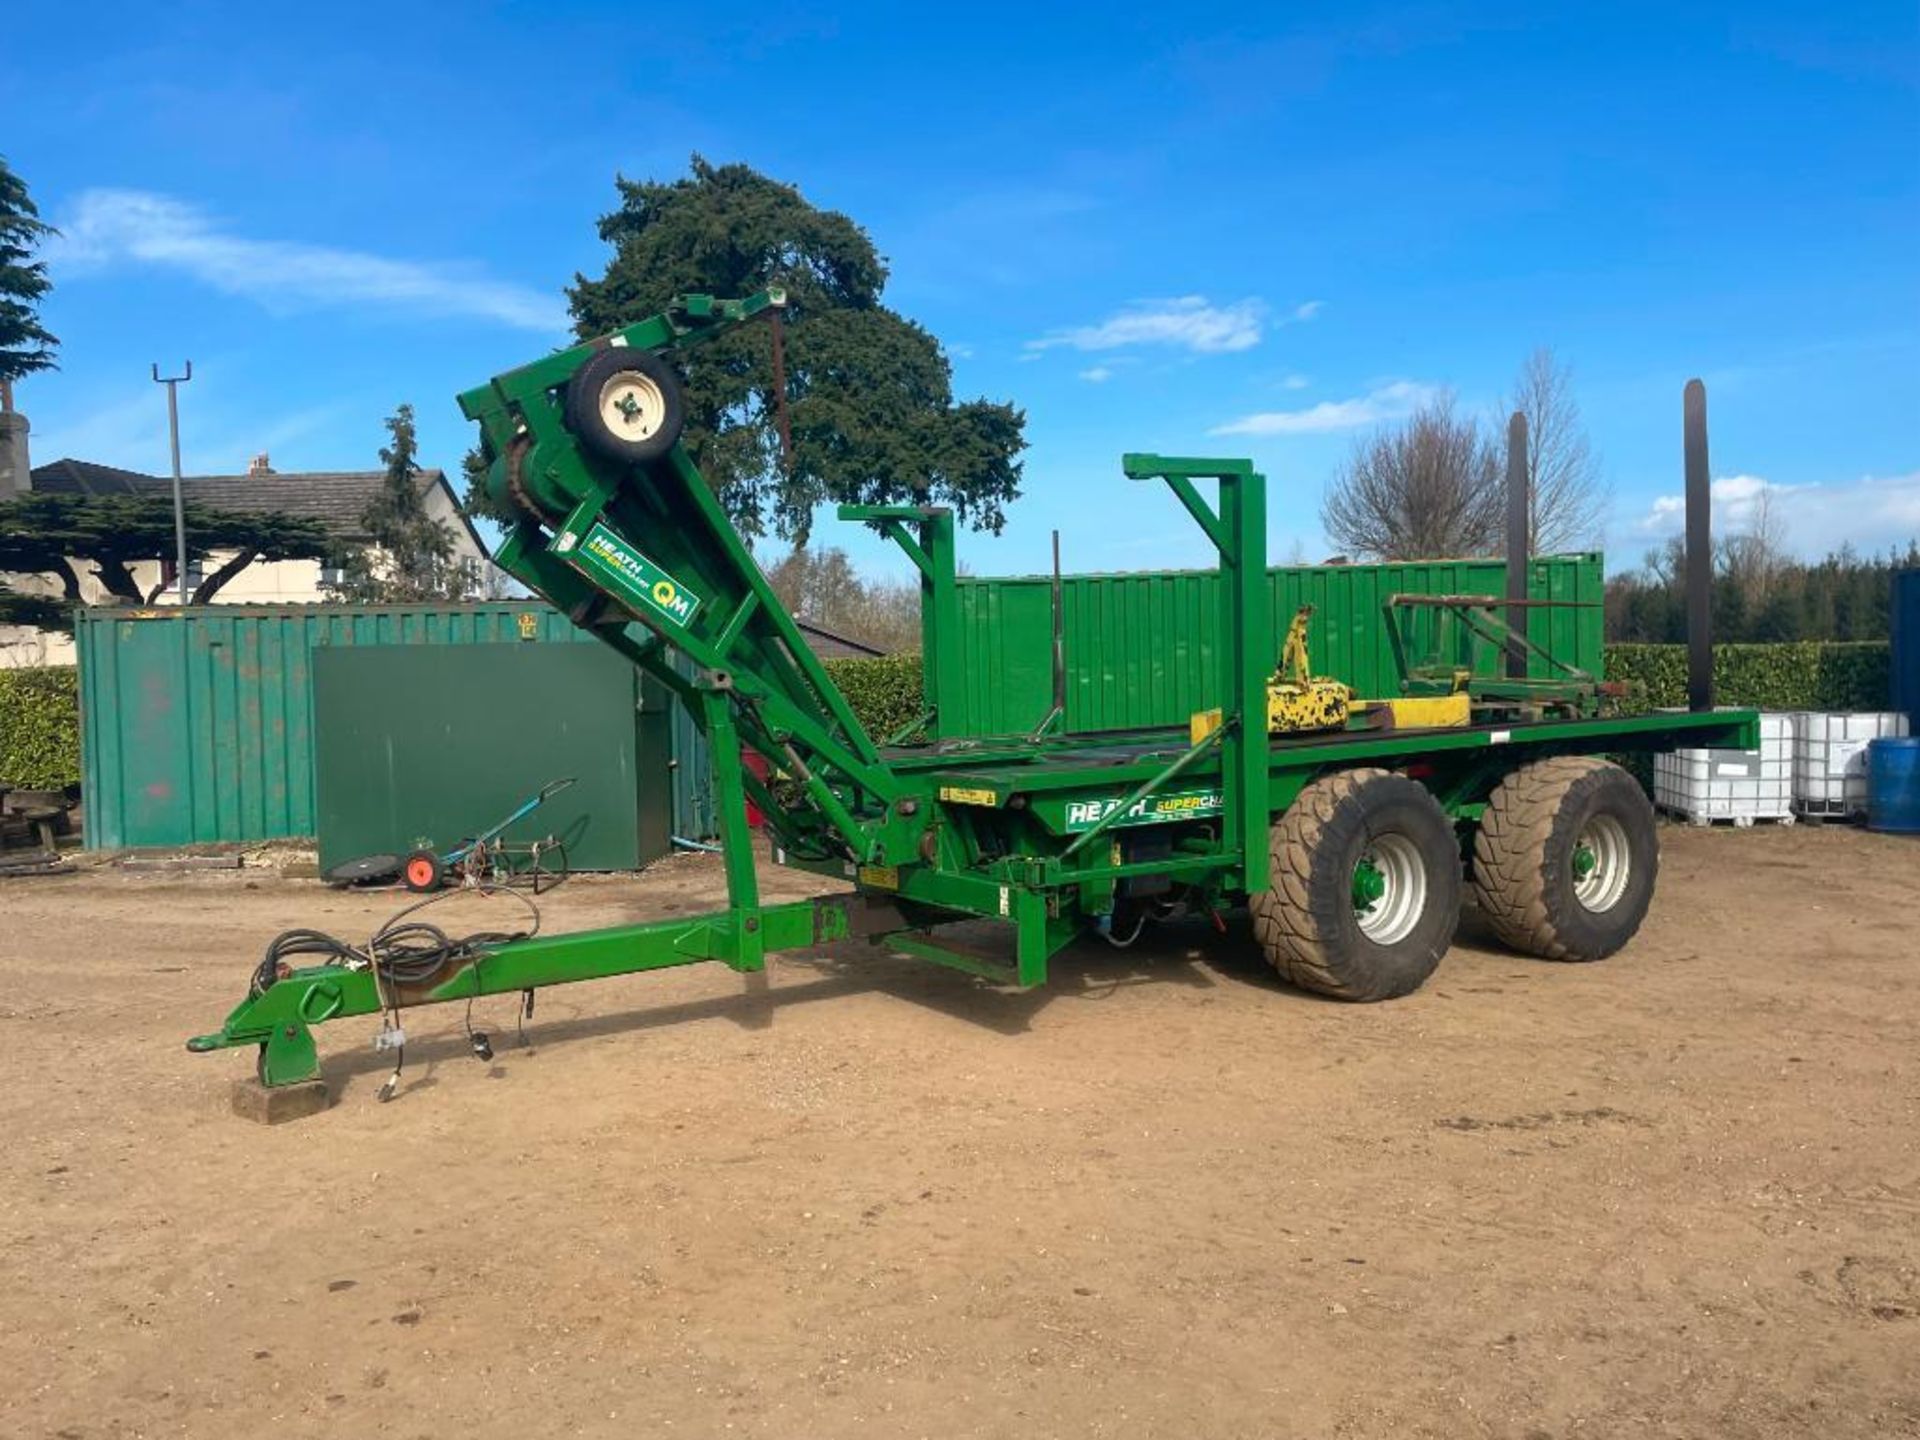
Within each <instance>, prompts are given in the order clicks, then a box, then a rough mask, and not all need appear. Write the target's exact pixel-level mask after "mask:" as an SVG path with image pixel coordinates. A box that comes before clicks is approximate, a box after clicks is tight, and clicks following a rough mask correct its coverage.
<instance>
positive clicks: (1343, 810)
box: [1250, 770, 1461, 1000]
mask: <svg viewBox="0 0 1920 1440" xmlns="http://www.w3.org/2000/svg"><path fill="white" fill-rule="evenodd" d="M1267 853H1268V856H1269V858H1270V862H1271V867H1272V874H1271V877H1270V881H1269V888H1268V889H1266V890H1264V891H1262V892H1261V893H1260V894H1258V895H1255V896H1253V897H1252V899H1251V903H1250V908H1251V909H1252V911H1253V933H1254V936H1255V938H1256V939H1258V940H1259V942H1260V948H1261V949H1262V950H1264V951H1265V952H1266V955H1267V959H1268V960H1269V961H1270V962H1271V963H1272V964H1273V967H1274V968H1275V969H1276V970H1278V971H1279V972H1280V974H1281V976H1282V977H1284V978H1285V979H1286V980H1288V981H1290V982H1291V983H1293V984H1295V985H1298V986H1300V987H1301V988H1302V989H1303V990H1314V991H1317V992H1319V993H1320V994H1322V995H1332V996H1334V997H1336V998H1338V999H1341V1000H1391V999H1393V998H1395V997H1396V996H1400V995H1407V994H1411V993H1412V992H1413V991H1415V990H1418V989H1419V988H1420V986H1421V984H1422V983H1424V982H1425V980H1426V978H1427V977H1428V976H1429V975H1431V974H1432V973H1433V971H1434V967H1435V966H1437V965H1438V964H1439V963H1440V957H1441V956H1442V955H1445V954H1446V953H1447V948H1448V947H1449V946H1450V945H1452V943H1453V932H1454V927H1455V926H1456V925H1458V924H1459V920H1460V890H1461V878H1460V842H1459V840H1458V839H1457V838H1456V837H1455V835H1454V829H1453V822H1452V821H1451V820H1449V819H1448V818H1447V813H1446V811H1444V810H1442V809H1441V808H1440V802H1439V801H1437V800H1435V799H1434V798H1433V795H1432V794H1431V793H1430V792H1429V791H1428V790H1427V788H1426V787H1425V786H1424V785H1421V784H1420V783H1418V782H1417V781H1414V780H1409V779H1408V778H1407V777H1406V776H1404V775H1396V774H1394V773H1393V772H1392V771H1389V770H1347V771H1343V772H1342V773H1340V774H1338V775H1329V776H1327V777H1325V778H1324V779H1320V780H1316V781H1314V782H1313V784H1311V785H1309V786H1307V788H1306V789H1304V790H1302V791H1301V792H1300V796H1299V798H1298V799H1296V800H1295V801H1294V802H1293V805H1292V806H1291V807H1290V808H1289V809H1288V810H1287V813H1286V814H1284V815H1282V816H1281V817H1280V818H1279V819H1278V820H1276V821H1275V822H1274V824H1273V828H1272V829H1271V830H1270V831H1269V832H1268V841H1267ZM1363 860H1366V861H1367V862H1368V868H1369V869H1371V870H1372V871H1373V873H1374V874H1375V875H1397V876H1400V877H1402V878H1400V879H1399V880H1397V881H1394V882H1393V885H1392V888H1389V889H1387V890H1386V891H1384V892H1382V893H1381V894H1380V895H1379V896H1378V898H1376V899H1374V900H1372V901H1371V902H1370V903H1368V904H1366V905H1365V906H1364V907H1363V906H1362V905H1361V904H1360V901H1359V896H1358V886H1359V879H1358V873H1357V872H1358V871H1359V869H1360V867H1361V863H1362V861H1363Z"/></svg>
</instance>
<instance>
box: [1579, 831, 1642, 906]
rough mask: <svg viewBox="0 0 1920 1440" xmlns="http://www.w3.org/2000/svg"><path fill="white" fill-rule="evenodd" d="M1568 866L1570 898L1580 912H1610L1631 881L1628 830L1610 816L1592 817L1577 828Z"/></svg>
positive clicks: (1631, 871) (1631, 867)
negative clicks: (1571, 886)
mask: <svg viewBox="0 0 1920 1440" xmlns="http://www.w3.org/2000/svg"><path fill="white" fill-rule="evenodd" d="M1571 865H1572V868H1573V898H1574V899H1576V900H1578V901H1579V902H1580V906H1581V908H1582V909H1584V910H1589V911H1591V912H1593V913H1594V914H1596V915H1598V914H1600V913H1602V912H1603V911H1607V910H1611V909H1612V908H1613V907H1614V906H1615V905H1618V904H1619V903H1620V897H1621V896H1622V895H1624V894H1626V893H1627V881H1628V880H1630V879H1631V878H1632V877H1633V852H1632V851H1631V850H1630V849H1629V848H1628V845H1627V827H1626V826H1624V825H1622V824H1621V823H1620V822H1619V821H1618V820H1616V819H1615V818H1614V817H1613V816H1611V815H1596V816H1594V817H1593V818H1592V819H1591V820H1589V821H1587V823H1586V824H1585V825H1583V826H1581V827H1580V836H1579V838H1578V839H1577V840H1575V841H1574V842H1573V858H1572V861H1571ZM1583 872H1584V873H1583Z"/></svg>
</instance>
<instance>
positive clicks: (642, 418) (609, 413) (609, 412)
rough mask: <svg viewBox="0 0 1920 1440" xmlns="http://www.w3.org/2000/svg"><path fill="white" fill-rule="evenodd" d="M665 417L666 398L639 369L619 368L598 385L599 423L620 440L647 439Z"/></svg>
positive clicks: (652, 434) (657, 386) (651, 436)
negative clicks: (603, 382)
mask: <svg viewBox="0 0 1920 1440" xmlns="http://www.w3.org/2000/svg"><path fill="white" fill-rule="evenodd" d="M666 418H667V397H666V396H665V395H664V394H663V393H662V392H661V389H660V387H659V385H657V384H655V383H654V381H653V380H651V379H650V378H648V377H647V376H645V375H642V374H641V373H640V372H639V371H638V370H622V371H620V372H618V373H617V374H615V375H611V376H609V377H608V379H607V383H606V384H604V385H602V386H601V387H600V423H601V424H603V425H605V426H606V427H607V433H608V434H610V435H614V436H617V437H618V438H619V439H622V440H650V439H652V438H653V436H654V434H655V433H656V432H657V431H658V430H659V429H660V426H661V425H662V423H664V422H665V420H666Z"/></svg>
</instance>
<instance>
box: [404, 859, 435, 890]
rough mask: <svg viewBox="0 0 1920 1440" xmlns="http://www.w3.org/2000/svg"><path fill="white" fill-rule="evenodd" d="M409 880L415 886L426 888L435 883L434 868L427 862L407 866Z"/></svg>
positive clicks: (417, 861)
mask: <svg viewBox="0 0 1920 1440" xmlns="http://www.w3.org/2000/svg"><path fill="white" fill-rule="evenodd" d="M407 879H409V880H411V881H412V882H413V883H414V884H415V885H420V886H426V885H431V884H432V883H433V866H432V865H431V864H430V863H429V862H427V861H425V860H415V861H414V862H413V863H412V864H410V865H408V866H407Z"/></svg>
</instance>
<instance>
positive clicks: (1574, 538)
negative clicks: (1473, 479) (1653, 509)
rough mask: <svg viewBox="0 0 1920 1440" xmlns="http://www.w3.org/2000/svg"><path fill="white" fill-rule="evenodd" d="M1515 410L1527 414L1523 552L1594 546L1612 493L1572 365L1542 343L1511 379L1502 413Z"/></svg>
mask: <svg viewBox="0 0 1920 1440" xmlns="http://www.w3.org/2000/svg"><path fill="white" fill-rule="evenodd" d="M1515 410H1518V411H1519V412H1520V413H1521V414H1522V415H1525V416H1526V417H1527V488H1528V494H1529V501H1530V503H1529V532H1530V535H1531V543H1530V544H1529V545H1528V547H1527V550H1528V553H1529V554H1532V555H1553V554H1558V553H1560V552H1562V551H1566V550H1579V549H1587V548H1592V547H1594V546H1597V545H1598V544H1599V542H1600V534H1601V530H1602V529H1603V527H1604V524H1605V521H1606V513H1607V505H1608V502H1609V501H1610V500H1611V499H1612V496H1611V494H1610V493H1609V491H1608V489H1607V483H1606V479H1605V477H1604V476H1603V475H1602V474H1601V472H1600V462H1599V460H1598V459H1597V458H1596V457H1595V456H1594V453H1593V447H1592V446H1591V445H1590V444H1588V442H1587V431H1586V427H1585V426H1584V425H1583V424H1582V423H1581V421H1580V402H1579V401H1578V400H1577V399H1575V398H1574V393H1573V370H1572V368H1571V367H1570V366H1568V365H1566V364H1563V363H1562V362H1561V360H1560V358H1559V357H1558V356H1557V355H1555V354H1554V353H1553V351H1552V350H1551V349H1549V348H1547V347H1546V346H1544V345H1543V346H1541V347H1540V348H1539V349H1538V350H1535V351H1534V352H1533V353H1532V354H1531V355H1529V356H1528V357H1527V358H1526V362H1525V363H1524V364H1522V365H1521V367H1520V374H1519V376H1518V377H1517V378H1516V379H1515V380H1514V384H1513V394H1512V395H1511V396H1510V397H1509V399H1508V403H1507V406H1506V410H1505V414H1512V413H1513V412H1514V411H1515Z"/></svg>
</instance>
